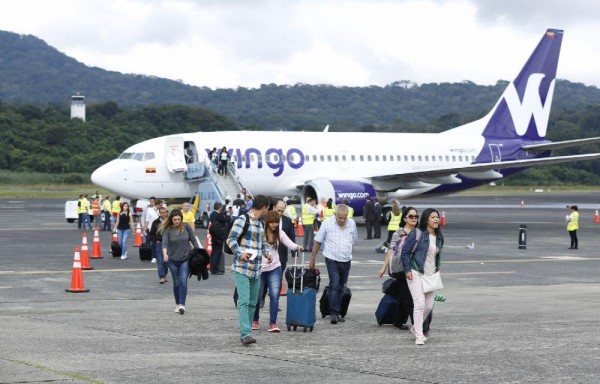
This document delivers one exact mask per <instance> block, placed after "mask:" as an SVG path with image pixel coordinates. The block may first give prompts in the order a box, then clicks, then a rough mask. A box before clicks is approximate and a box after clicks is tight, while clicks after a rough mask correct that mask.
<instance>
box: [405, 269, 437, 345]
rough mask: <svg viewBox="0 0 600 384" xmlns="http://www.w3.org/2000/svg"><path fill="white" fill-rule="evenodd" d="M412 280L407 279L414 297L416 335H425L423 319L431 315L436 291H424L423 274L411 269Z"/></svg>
mask: <svg viewBox="0 0 600 384" xmlns="http://www.w3.org/2000/svg"><path fill="white" fill-rule="evenodd" d="M411 272H412V280H408V279H406V282H407V283H408V288H409V289H410V294H411V295H412V298H413V305H414V307H415V308H414V310H413V322H414V327H415V336H423V320H424V319H426V318H427V317H428V316H429V313H430V312H431V310H432V309H433V297H434V294H435V292H427V293H423V283H421V274H420V273H419V272H417V271H415V270H411Z"/></svg>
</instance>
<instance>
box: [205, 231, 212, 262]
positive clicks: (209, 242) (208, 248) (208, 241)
mask: <svg viewBox="0 0 600 384" xmlns="http://www.w3.org/2000/svg"><path fill="white" fill-rule="evenodd" d="M211 225H212V223H208V229H207V230H206V247H204V248H206V252H207V253H208V255H209V256H210V254H211V253H212V236H211V235H210V226H211ZM206 269H208V270H209V271H210V263H208V265H207V266H206Z"/></svg>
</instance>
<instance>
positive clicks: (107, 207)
mask: <svg viewBox="0 0 600 384" xmlns="http://www.w3.org/2000/svg"><path fill="white" fill-rule="evenodd" d="M111 209H112V204H111V203H110V196H106V198H105V199H104V201H103V202H102V213H103V214H104V225H103V226H102V230H103V231H110V216H111V215H110V211H111Z"/></svg>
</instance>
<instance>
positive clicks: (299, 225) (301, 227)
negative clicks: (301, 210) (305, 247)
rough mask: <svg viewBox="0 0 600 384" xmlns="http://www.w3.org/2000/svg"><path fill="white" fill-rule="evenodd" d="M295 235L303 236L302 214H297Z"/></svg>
mask: <svg viewBox="0 0 600 384" xmlns="http://www.w3.org/2000/svg"><path fill="white" fill-rule="evenodd" d="M296 237H304V226H303V225H302V216H300V215H298V227H297V228H296Z"/></svg>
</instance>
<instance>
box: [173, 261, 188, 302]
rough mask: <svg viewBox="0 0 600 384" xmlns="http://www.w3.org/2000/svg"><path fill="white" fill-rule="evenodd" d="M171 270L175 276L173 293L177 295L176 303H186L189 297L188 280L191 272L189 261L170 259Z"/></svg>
mask: <svg viewBox="0 0 600 384" xmlns="http://www.w3.org/2000/svg"><path fill="white" fill-rule="evenodd" d="M169 270H170V271H171V277H172V278H173V295H175V304H177V305H179V304H181V305H185V298H186V297H187V281H188V272H189V263H188V261H187V260H186V261H173V260H169Z"/></svg>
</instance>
